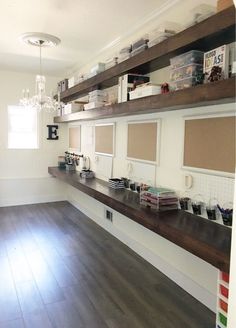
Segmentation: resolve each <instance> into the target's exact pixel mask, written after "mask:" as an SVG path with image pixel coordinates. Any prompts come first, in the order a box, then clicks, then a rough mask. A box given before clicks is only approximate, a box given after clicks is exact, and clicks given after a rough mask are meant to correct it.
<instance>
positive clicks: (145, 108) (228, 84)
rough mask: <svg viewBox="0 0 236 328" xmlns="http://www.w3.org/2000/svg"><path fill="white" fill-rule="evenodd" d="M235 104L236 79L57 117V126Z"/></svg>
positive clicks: (55, 121) (55, 118)
mask: <svg viewBox="0 0 236 328" xmlns="http://www.w3.org/2000/svg"><path fill="white" fill-rule="evenodd" d="M234 100H235V79H234V78H230V79H227V80H222V81H217V82H214V83H208V84H202V85H198V86H195V87H191V88H187V89H183V90H178V91H175V92H170V93H167V94H161V95H156V96H148V97H144V98H140V99H135V100H131V101H127V102H124V103H120V104H114V105H109V106H104V107H100V108H95V109H91V110H87V111H83V112H77V113H72V114H68V115H64V116H56V117H54V123H68V122H73V121H86V120H97V119H103V118H112V117H119V116H130V115H138V114H148V113H158V112H165V111H171V110H180V109H185V108H193V107H201V106H208V105H217V104H225V103H227V102H234Z"/></svg>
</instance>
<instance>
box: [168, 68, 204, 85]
mask: <svg viewBox="0 0 236 328" xmlns="http://www.w3.org/2000/svg"><path fill="white" fill-rule="evenodd" d="M202 73H203V65H201V64H190V65H187V66H183V67H179V68H176V69H173V70H171V73H170V80H171V81H173V82H175V81H179V80H182V79H186V78H190V77H197V76H199V75H200V74H202Z"/></svg>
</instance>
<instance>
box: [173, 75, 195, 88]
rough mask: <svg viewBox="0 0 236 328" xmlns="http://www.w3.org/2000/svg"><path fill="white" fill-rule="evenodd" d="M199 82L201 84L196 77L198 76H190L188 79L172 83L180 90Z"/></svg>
mask: <svg viewBox="0 0 236 328" xmlns="http://www.w3.org/2000/svg"><path fill="white" fill-rule="evenodd" d="M197 84H199V83H198V80H197V79H196V77H189V78H187V79H182V80H179V81H175V82H173V83H172V84H171V86H172V88H173V89H174V90H180V89H185V88H190V87H192V86H194V85H197Z"/></svg>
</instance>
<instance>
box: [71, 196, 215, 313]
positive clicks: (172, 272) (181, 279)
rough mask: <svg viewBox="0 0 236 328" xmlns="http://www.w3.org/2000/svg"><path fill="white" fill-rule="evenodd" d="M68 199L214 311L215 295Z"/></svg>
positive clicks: (73, 200) (72, 199)
mask: <svg viewBox="0 0 236 328" xmlns="http://www.w3.org/2000/svg"><path fill="white" fill-rule="evenodd" d="M68 201H69V202H70V203H71V204H72V205H73V206H75V207H76V208H77V209H79V210H80V211H81V212H83V213H84V214H85V215H87V216H88V217H89V218H91V219H92V220H93V221H95V222H96V223H97V224H98V225H100V226H101V227H102V228H104V229H105V230H107V231H108V232H109V233H111V234H112V235H113V236H115V237H116V238H117V239H119V240H120V241H121V242H123V243H124V244H125V245H127V246H128V247H130V248H131V249H132V250H133V251H135V252H136V253H137V254H138V255H140V256H141V257H143V258H144V259H145V260H146V261H148V262H149V263H151V264H152V265H153V266H154V267H155V268H157V269H158V270H159V271H161V272H162V273H163V274H164V275H166V276H167V277H168V278H170V279H171V280H172V281H174V282H175V283H176V284H177V285H179V286H180V287H181V288H183V289H184V290H185V291H186V292H188V293H189V294H191V295H192V296H193V297H194V298H196V299H197V300H198V301H200V302H201V303H202V304H204V305H205V306H207V307H208V308H209V309H210V310H211V311H213V312H216V295H213V294H212V293H210V292H209V291H208V290H206V289H205V288H204V287H202V286H200V285H199V284H197V283H196V282H195V281H193V280H192V279H190V278H189V277H188V276H186V275H184V274H183V273H182V272H180V271H179V270H177V269H176V268H174V267H173V266H171V265H170V264H169V263H167V262H166V261H164V260H163V259H162V258H161V257H159V256H158V255H156V254H155V253H153V252H152V251H151V250H150V249H148V248H146V247H144V246H143V245H142V244H140V243H138V242H137V241H136V240H134V239H132V238H131V237H130V236H128V235H126V234H125V233H124V232H123V231H121V230H119V229H118V228H117V227H115V226H114V225H112V224H111V223H110V222H107V221H104V220H103V219H101V218H100V217H99V216H98V215H96V214H94V213H93V212H92V211H91V209H90V208H88V207H85V206H84V205H83V204H80V203H79V201H78V200H77V199H75V198H73V197H71V195H69V196H68Z"/></svg>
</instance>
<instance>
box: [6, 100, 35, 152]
mask: <svg viewBox="0 0 236 328" xmlns="http://www.w3.org/2000/svg"><path fill="white" fill-rule="evenodd" d="M8 148H10V149H36V148H38V113H37V110H36V109H33V108H29V107H23V106H8Z"/></svg>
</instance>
